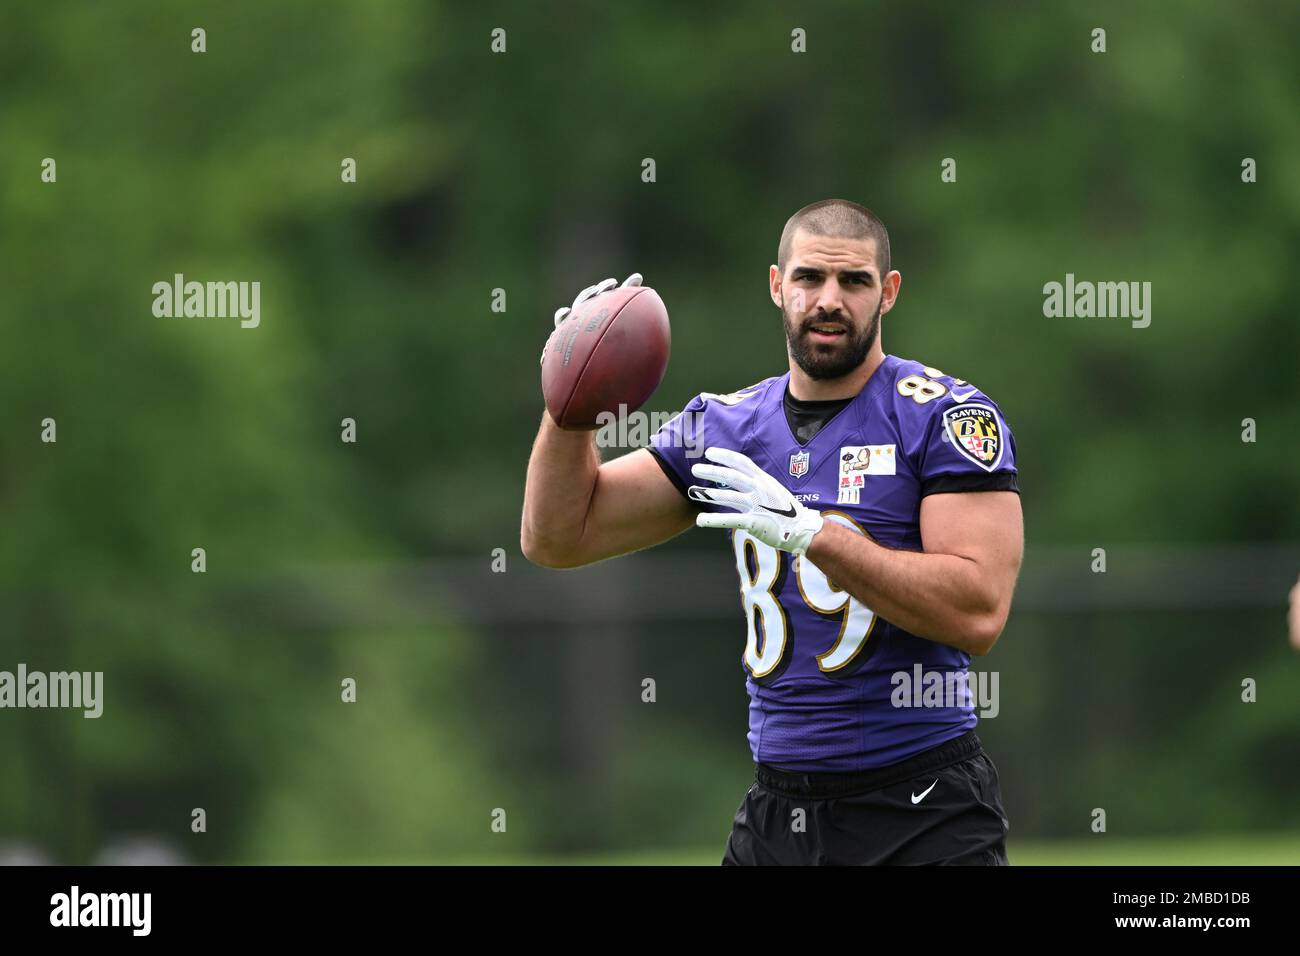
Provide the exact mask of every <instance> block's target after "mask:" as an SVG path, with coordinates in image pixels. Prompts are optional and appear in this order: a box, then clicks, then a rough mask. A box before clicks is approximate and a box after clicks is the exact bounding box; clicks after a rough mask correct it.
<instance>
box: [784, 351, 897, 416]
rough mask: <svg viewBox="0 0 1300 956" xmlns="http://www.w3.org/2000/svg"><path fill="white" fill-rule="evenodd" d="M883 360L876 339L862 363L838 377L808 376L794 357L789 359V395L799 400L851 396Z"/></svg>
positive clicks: (806, 400)
mask: <svg viewBox="0 0 1300 956" xmlns="http://www.w3.org/2000/svg"><path fill="white" fill-rule="evenodd" d="M884 361H885V353H884V350H883V349H881V347H880V342H879V341H877V342H876V344H875V345H873V346H872V348H871V351H870V352H868V353H867V357H866V358H865V359H863V360H862V364H861V365H859V366H858V367H857V368H855V369H854V370H853V371H852V372H849V374H848V375H842V376H840V377H839V378H809V376H808V374H807V373H806V372H804V370H803V369H801V368H800V367H799V366H798V365H796V364H795V361H794V359H791V360H790V395H791V396H793V397H794V398H797V399H799V400H800V401H801V402H826V401H831V400H832V399H836V398H852V397H853V396H854V395H856V394H858V392H860V391H862V390H863V389H864V388H866V386H867V381H868V380H869V379H870V378H871V376H872V375H874V374H875V372H876V369H878V368H880V365H881V363H882V362H884Z"/></svg>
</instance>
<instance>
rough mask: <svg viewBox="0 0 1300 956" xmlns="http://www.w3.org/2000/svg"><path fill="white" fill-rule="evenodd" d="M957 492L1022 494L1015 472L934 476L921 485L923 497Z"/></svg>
mask: <svg viewBox="0 0 1300 956" xmlns="http://www.w3.org/2000/svg"><path fill="white" fill-rule="evenodd" d="M955 491H1014V492H1015V493H1016V494H1020V485H1019V484H1018V483H1017V482H1016V476H1015V473H1014V472H1010V471H998V472H993V473H992V474H987V475H985V474H979V475H972V474H970V473H969V472H966V473H963V474H956V475H934V476H933V477H931V478H927V479H926V480H925V481H923V482H922V483H921V497H922V498H924V497H925V496H926V495H943V494H948V493H950V492H955Z"/></svg>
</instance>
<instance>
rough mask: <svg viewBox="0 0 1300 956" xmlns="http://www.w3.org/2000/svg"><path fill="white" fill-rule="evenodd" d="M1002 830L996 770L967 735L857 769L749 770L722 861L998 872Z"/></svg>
mask: <svg viewBox="0 0 1300 956" xmlns="http://www.w3.org/2000/svg"><path fill="white" fill-rule="evenodd" d="M800 811H802V812H800ZM1007 829H1008V824H1007V815H1006V813H1005V812H1004V811H1003V809H1002V793H1001V790H1000V788H999V786H998V771H997V768H996V767H994V766H993V761H992V760H990V759H989V758H988V755H987V754H985V753H984V748H983V747H981V746H980V741H979V738H978V737H976V736H975V731H973V730H971V731H967V732H966V733H965V734H963V735H962V736H960V737H957V738H955V739H953V740H950V741H948V742H947V743H945V744H941V745H939V746H938V747H935V748H934V749H932V750H927V751H924V752H923V753H919V754H917V755H916V756H915V757H910V758H908V759H907V760H904V761H902V762H900V763H896V764H891V765H890V766H888V767H879V768H876V769H874V770H867V771H863V772H862V773H847V774H839V773H823V774H804V773H791V772H788V771H781V770H776V769H774V768H772V767H768V766H766V765H764V764H759V765H758V766H757V767H756V768H755V770H754V785H753V786H752V787H750V788H749V793H748V794H746V795H745V802H744V803H742V804H741V805H740V809H739V810H737V811H736V819H735V822H734V824H733V825H732V828H731V838H730V839H729V840H727V851H726V854H725V855H724V856H723V858H722V862H723V865H724V866H726V865H730V866H743V865H751V866H752V865H765V864H766V865H787V866H810V865H830V866H836V865H840V866H845V865H847V866H873V865H878V864H884V865H904V866H906V865H923V864H947V865H958V866H1006V865H1007V848H1006V834H1007Z"/></svg>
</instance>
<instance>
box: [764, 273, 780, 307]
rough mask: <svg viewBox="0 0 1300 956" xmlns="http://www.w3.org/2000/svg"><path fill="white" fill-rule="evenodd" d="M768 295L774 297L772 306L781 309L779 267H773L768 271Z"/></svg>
mask: <svg viewBox="0 0 1300 956" xmlns="http://www.w3.org/2000/svg"><path fill="white" fill-rule="evenodd" d="M767 286H768V290H767V291H768V294H769V295H771V296H772V304H773V305H775V306H776V307H777V308H778V309H779V308H781V270H780V268H779V267H777V266H772V267H770V268H769V269H768V270H767Z"/></svg>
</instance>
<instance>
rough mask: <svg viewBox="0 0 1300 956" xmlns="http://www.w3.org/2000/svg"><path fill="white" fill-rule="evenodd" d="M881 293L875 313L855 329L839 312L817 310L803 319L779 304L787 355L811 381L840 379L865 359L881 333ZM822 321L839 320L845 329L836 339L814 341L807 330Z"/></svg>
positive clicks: (882, 302)
mask: <svg viewBox="0 0 1300 956" xmlns="http://www.w3.org/2000/svg"><path fill="white" fill-rule="evenodd" d="M883 305H884V296H881V300H880V302H878V303H877V304H876V314H875V315H873V316H872V317H871V318H870V319H869V320H868V321H867V323H866V325H865V327H863V328H861V329H858V328H856V327H855V326H854V325H853V323H852V322H851V321H849V319H848V318H847V317H845V315H844V314H843V313H842V312H839V311H836V312H834V313H826V312H819V313H817V314H816V315H814V316H810V317H809V318H807V319H803V320H802V321H801V320H799V319H797V318H795V317H794V316H791V315H790V314H789V313H788V312H787V311H786V310H785V307H784V306H782V308H781V314H782V316H783V317H784V319H785V340H786V342H788V343H789V345H790V355H791V356H793V357H794V361H795V364H796V365H798V366H799V368H801V369H803V372H804V374H805V375H807V376H808V377H809V378H811V379H814V380H818V381H820V380H825V379H835V378H843V377H844V376H845V375H848V374H849V373H850V372H852V371H853V370H854V369H855V368H857V367H858V366H859V365H861V364H862V363H863V362H864V361H866V358H867V353H868V352H870V351H871V347H872V346H873V345H875V344H876V337H877V336H878V335H879V334H880V309H881V306H883ZM823 322H838V323H840V324H841V325H843V326H845V332H844V334H843V335H842V336H840V338H839V339H837V340H836V341H835V342H813V341H812V339H811V338H810V332H809V330H810V329H811V328H812V327H813V326H814V325H820V324H822V323H823Z"/></svg>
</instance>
